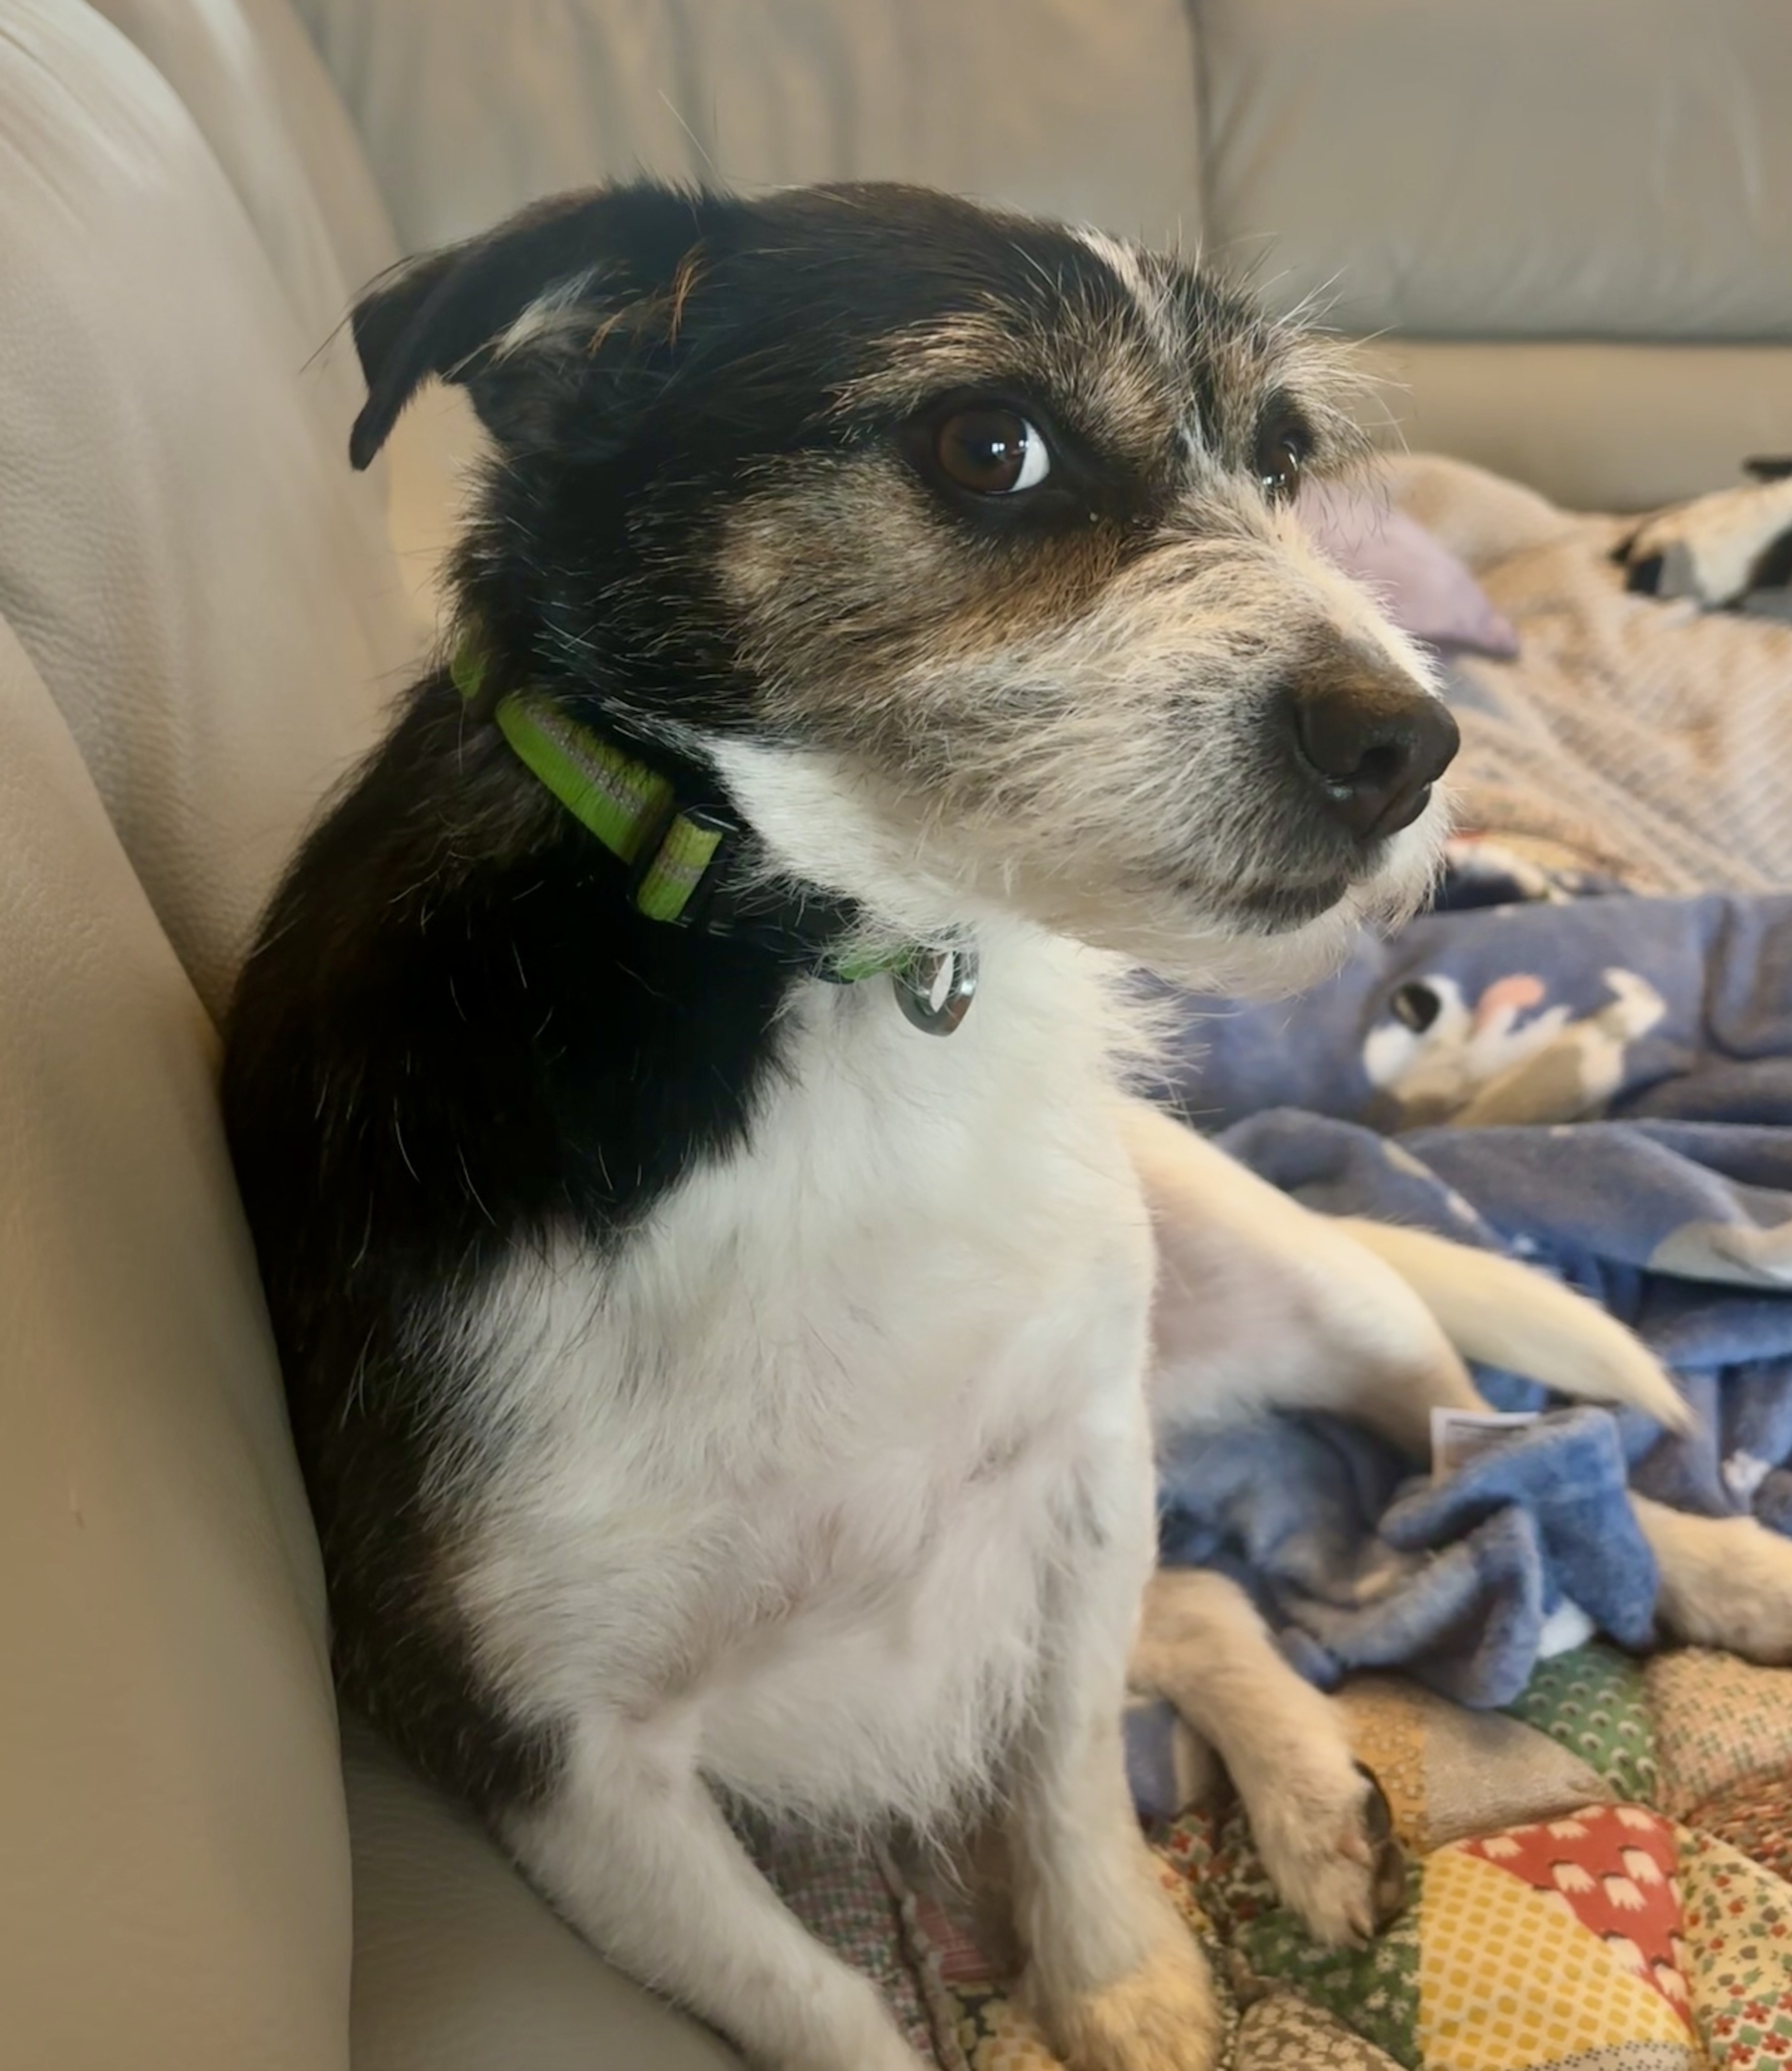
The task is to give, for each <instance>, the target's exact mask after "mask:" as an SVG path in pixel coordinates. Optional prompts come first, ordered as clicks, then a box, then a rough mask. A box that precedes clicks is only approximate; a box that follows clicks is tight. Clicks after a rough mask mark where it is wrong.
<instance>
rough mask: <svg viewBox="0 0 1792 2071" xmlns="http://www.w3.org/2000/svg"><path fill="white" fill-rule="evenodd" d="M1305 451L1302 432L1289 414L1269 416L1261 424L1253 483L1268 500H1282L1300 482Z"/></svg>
mask: <svg viewBox="0 0 1792 2071" xmlns="http://www.w3.org/2000/svg"><path fill="white" fill-rule="evenodd" d="M1306 455H1307V440H1306V434H1305V432H1304V431H1303V430H1302V429H1301V427H1300V426H1299V425H1298V424H1297V423H1295V422H1294V421H1293V420H1292V419H1291V418H1288V417H1273V418H1271V419H1270V421H1269V423H1268V424H1266V425H1265V426H1264V427H1263V430H1262V432H1261V433H1260V435H1259V436H1258V438H1257V447H1256V457H1255V460H1254V462H1253V466H1254V468H1255V470H1256V478H1257V487H1258V488H1259V489H1260V490H1261V491H1262V492H1263V494H1264V495H1265V496H1266V497H1267V498H1268V499H1269V501H1270V502H1271V503H1272V504H1281V503H1286V502H1287V500H1288V499H1289V497H1291V496H1292V495H1293V494H1294V492H1295V490H1296V489H1297V488H1298V487H1299V486H1300V468H1301V463H1302V462H1303V461H1304V460H1305V459H1306Z"/></svg>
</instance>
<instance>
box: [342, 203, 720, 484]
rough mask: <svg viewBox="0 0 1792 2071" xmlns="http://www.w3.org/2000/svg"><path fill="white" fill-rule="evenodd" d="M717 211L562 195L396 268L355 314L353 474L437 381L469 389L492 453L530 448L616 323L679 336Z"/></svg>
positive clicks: (699, 205) (711, 206)
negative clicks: (643, 321)
mask: <svg viewBox="0 0 1792 2071" xmlns="http://www.w3.org/2000/svg"><path fill="white" fill-rule="evenodd" d="M722 206H723V204H721V203H719V202H717V201H715V200H713V199H712V198H711V197H708V196H704V195H697V194H691V193H681V192H679V191H677V190H675V189H672V188H669V187H660V186H638V187H619V188H612V189H607V190H602V191H599V192H596V193H590V194H569V195H560V196H558V197H556V198H555V199H553V200H551V201H544V202H540V203H538V204H537V205H536V206H535V207H533V208H530V209H526V210H525V211H524V212H523V213H522V214H521V215H519V216H514V217H512V218H511V220H510V221H509V222H507V223H502V224H500V225H499V227H498V228H497V229H496V230H492V231H488V232H487V233H486V234H485V235H484V236H482V237H476V238H471V239H469V240H468V241H467V242H466V243H465V244H459V245H450V246H448V247H446V248H445V249H444V250H442V251H438V252H430V253H426V254H425V255H424V256H423V257H421V258H418V259H407V260H404V261H402V262H401V263H400V264H399V265H398V266H396V267H394V268H393V269H392V271H391V272H390V273H388V274H385V275H383V276H382V277H381V278H380V279H379V280H377V281H375V282H374V284H373V285H372V287H371V288H369V289H368V291H367V292H366V294H365V295H364V296H362V298H361V300H360V301H359V302H358V303H357V304H356V305H355V308H354V314H353V318H352V325H353V331H354V346H355V350H356V352H357V353H358V354H359V355H360V363H361V372H362V373H363V374H364V375H365V377H366V382H367V401H366V404H365V407H364V408H363V409H362V410H361V413H360V415H359V416H358V417H357V418H356V419H355V420H354V429H353V431H352V432H351V433H350V435H349V439H348V458H349V460H350V462H351V463H352V464H353V465H354V466H355V467H356V468H364V467H366V466H367V464H368V463H369V462H370V461H371V460H372V458H373V456H374V455H375V454H376V453H377V452H378V451H379V449H380V447H381V446H383V445H384V444H385V442H386V439H387V437H388V436H389V434H390V432H391V429H392V426H393V424H394V423H395V422H396V421H397V418H398V413H399V411H400V410H402V409H403V407H404V405H405V404H406V403H407V402H408V401H409V400H410V398H411V396H412V395H413V394H415V392H416V390H417V389H418V387H419V386H420V385H421V384H422V383H423V382H424V381H425V380H426V379H428V377H429V376H430V375H431V374H435V375H439V376H440V377H441V378H442V379H443V380H447V381H456V382H459V383H461V384H462V385H464V386H465V387H466V389H467V391H468V393H469V394H470V395H471V396H472V398H473V404H474V407H475V408H476V409H477V410H478V412H479V414H480V416H481V418H482V419H483V420H484V421H485V423H486V425H487V426H488V428H489V429H490V430H491V431H492V433H493V435H494V436H495V437H496V438H497V440H498V442H499V444H500V445H502V446H512V447H514V446H518V445H522V444H526V443H527V442H528V440H529V438H530V436H531V433H532V431H533V430H534V429H536V428H538V427H540V426H541V425H542V424H543V422H544V420H545V419H546V418H547V417H548V416H549V415H550V414H551V406H552V400H553V398H554V396H555V395H556V394H557V393H558V394H563V393H564V391H565V387H566V384H567V383H568V381H571V380H574V379H576V378H578V377H579V375H580V374H581V373H582V372H583V371H585V370H587V369H588V366H589V363H590V358H591V355H592V353H593V352H594V351H595V348H596V345H597V344H598V343H599V342H600V340H601V338H602V337H603V336H604V335H605V331H606V328H607V329H612V330H613V329H614V328H615V324H614V321H613V320H614V319H615V318H616V317H617V315H618V314H619V313H621V314H626V313H627V312H628V311H629V310H630V309H631V307H634V306H637V305H641V304H648V303H654V302H656V301H657V303H658V305H659V306H660V307H662V308H664V309H666V310H669V311H670V313H671V324H670V329H671V330H673V331H675V330H676V323H677V316H678V312H679V309H680V307H681V305H682V301H683V296H684V292H685V291H686V290H688V287H689V284H690V280H691V278H692V277H693V276H694V270H695V264H696V258H695V255H696V250H697V247H698V245H699V244H700V242H701V240H702V237H703V235H704V230H705V227H706V221H707V220H708V219H709V218H711V217H712V216H713V215H715V214H716V213H717V212H718V211H719V210H720V208H721V207H722ZM611 388H612V392H614V391H615V384H613V383H612V384H611ZM616 399H617V400H620V399H621V398H620V395H619V394H617V395H616Z"/></svg>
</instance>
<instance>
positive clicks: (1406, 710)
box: [1287, 670, 1461, 846]
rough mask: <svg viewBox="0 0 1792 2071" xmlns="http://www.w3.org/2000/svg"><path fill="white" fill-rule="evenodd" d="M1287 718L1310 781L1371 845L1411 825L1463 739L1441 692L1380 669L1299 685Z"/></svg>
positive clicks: (1295, 750) (1351, 829)
mask: <svg viewBox="0 0 1792 2071" xmlns="http://www.w3.org/2000/svg"><path fill="white" fill-rule="evenodd" d="M1287 724H1288V733H1289V745H1290V747H1291V749H1292V751H1293V757H1294V761H1295V764H1296V766H1297V768H1298V769H1299V770H1300V771H1301V773H1302V775H1303V776H1304V777H1305V779H1306V781H1307V784H1308V786H1309V789H1310V790H1311V792H1312V793H1313V794H1314V795H1315V796H1316V797H1317V798H1318V799H1319V801H1320V802H1321V804H1322V805H1323V806H1324V808H1325V810H1326V811H1327V812H1328V813H1329V814H1330V816H1331V817H1332V818H1333V819H1334V820H1335V821H1336V822H1337V823H1338V824H1339V825H1340V826H1342V827H1343V828H1344V829H1345V831H1346V832H1347V833H1349V834H1351V835H1352V836H1354V837H1355V839H1356V840H1358V841H1359V842H1362V843H1363V844H1364V845H1365V846H1366V845H1367V844H1368V843H1370V842H1372V841H1380V840H1384V839H1385V838H1386V837H1387V836H1388V835H1390V834H1397V833H1399V832H1400V830H1401V828H1402V827H1408V826H1411V825H1412V823H1413V821H1414V820H1416V819H1417V818H1418V817H1419V815H1420V813H1422V812H1423V811H1424V810H1425V808H1426V806H1427V805H1429V804H1430V803H1431V791H1432V786H1433V785H1434V784H1436V783H1437V781H1438V779H1439V778H1440V777H1442V776H1443V774H1444V772H1445V771H1446V770H1447V769H1448V768H1449V767H1450V763H1451V760H1452V758H1453V757H1454V756H1455V754H1456V749H1457V747H1458V746H1459V745H1460V741H1461V737H1460V735H1459V734H1458V732H1457V731H1456V721H1455V720H1454V719H1453V718H1452V717H1451V715H1450V711H1449V708H1448V707H1447V706H1446V705H1445V704H1444V703H1443V702H1442V700H1441V699H1438V698H1435V697H1432V696H1430V695H1429V694H1428V693H1427V692H1425V691H1422V690H1418V689H1415V688H1413V687H1412V686H1411V685H1410V684H1409V683H1408V682H1407V681H1405V680H1404V679H1396V678H1393V677H1390V676H1388V675H1384V674H1382V673H1380V672H1379V671H1377V672H1371V671H1367V670H1366V671H1364V672H1363V673H1362V674H1360V675H1354V674H1353V675H1351V676H1348V677H1346V678H1344V679H1342V680H1339V679H1338V678H1335V677H1334V678H1332V679H1331V680H1329V681H1327V682H1324V683H1321V684H1315V685H1313V686H1311V687H1310V688H1309V687H1304V686H1303V687H1301V688H1299V689H1297V690H1296V691H1295V692H1294V694H1293V696H1292V698H1291V699H1290V700H1289V703H1288V711H1287Z"/></svg>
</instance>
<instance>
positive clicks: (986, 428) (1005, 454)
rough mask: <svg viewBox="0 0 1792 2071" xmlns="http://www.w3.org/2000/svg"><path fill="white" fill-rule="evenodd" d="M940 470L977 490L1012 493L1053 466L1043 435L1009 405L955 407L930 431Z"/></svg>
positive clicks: (1032, 483) (982, 493) (1036, 480)
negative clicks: (1005, 407) (1005, 408)
mask: <svg viewBox="0 0 1792 2071" xmlns="http://www.w3.org/2000/svg"><path fill="white" fill-rule="evenodd" d="M934 458H935V459H936V460H937V461H938V462H939V464H940V472H941V473H942V474H943V475H945V477H946V479H947V480H948V481H949V482H956V483H957V484H958V486H959V487H960V488H961V489H971V490H975V491H976V493H977V494H978V495H979V496H1012V495H1013V494H1014V493H1015V492H1016V491H1017V490H1021V489H1031V488H1033V487H1034V486H1035V485H1036V484H1037V483H1040V482H1042V481H1044V479H1045V477H1046V476H1047V475H1048V474H1050V472H1051V454H1050V452H1049V450H1048V449H1047V447H1046V444H1045V441H1044V440H1043V439H1042V438H1041V437H1040V436H1039V434H1038V432H1037V430H1036V429H1035V428H1034V427H1033V426H1032V425H1030V424H1028V423H1027V421H1026V419H1025V418H1024V417H1022V416H1020V415H1018V414H1017V413H1016V412H1015V411H1013V410H997V409H975V410H957V411H955V412H954V413H953V414H952V415H951V416H950V417H948V418H947V419H946V421H945V423H944V424H942V425H941V426H940V428H939V430H938V431H937V432H936V433H935V435H934Z"/></svg>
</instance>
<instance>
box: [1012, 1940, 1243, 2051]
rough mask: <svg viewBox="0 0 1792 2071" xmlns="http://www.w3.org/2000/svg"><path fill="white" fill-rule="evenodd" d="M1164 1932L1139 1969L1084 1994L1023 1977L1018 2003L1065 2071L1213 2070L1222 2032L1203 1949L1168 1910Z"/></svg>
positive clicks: (1212, 1984) (1036, 1978)
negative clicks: (1057, 2057)
mask: <svg viewBox="0 0 1792 2071" xmlns="http://www.w3.org/2000/svg"><path fill="white" fill-rule="evenodd" d="M1165 1914H1166V1925H1165V1931H1164V1933H1163V1934H1162V1935H1160V1936H1159V1938H1158V1940H1157V1942H1156V1943H1155V1944H1154V1946H1153V1949H1152V1953H1151V1955H1150V1956H1149V1957H1148V1958H1147V1959H1146V1960H1145V1961H1144V1962H1143V1963H1141V1964H1140V1966H1139V1967H1138V1969H1136V1970H1134V1971H1132V1972H1131V1973H1130V1974H1129V1975H1127V1976H1125V1977H1122V1978H1120V1979H1119V1980H1118V1981H1117V1982H1116V1983H1114V1984H1109V1985H1103V1986H1101V1987H1100V1988H1098V1989H1096V1990H1092V1991H1085V1992H1071V1993H1063V1992H1057V1991H1053V1990H1052V1989H1051V1987H1050V1984H1049V1982H1048V1981H1047V1980H1045V1979H1043V1978H1041V1977H1037V1976H1034V1975H1032V1974H1030V1973H1029V1974H1028V1975H1027V1976H1026V1977H1025V1978H1023V1979H1022V1981H1021V1987H1020V1996H1021V2000H1022V2002H1023V2003H1024V2004H1025V2005H1026V2006H1027V2007H1028V2009H1029V2010H1030V2011H1031V2012H1032V2014H1033V2015H1034V2017H1035V2018H1036V2019H1037V2020H1038V2022H1039V2025H1040V2026H1041V2027H1042V2028H1043V2029H1044V2030H1045V2034H1046V2038H1047V2039H1048V2041H1049V2042H1050V2044H1051V2047H1052V2049H1053V2050H1054V2051H1055V2052H1056V2053H1057V2055H1058V2056H1059V2057H1061V2058H1062V2059H1063V2062H1064V2064H1065V2065H1066V2066H1067V2071H1214V2067H1215V2066H1216V2065H1217V2064H1218V2063H1219V2061H1220V2045H1221V2040H1222V2034H1223V2028H1222V2022H1221V2018H1220V2009H1219V2005H1218V2002H1217V2001H1216V1999H1215V1996H1214V1983H1213V1978H1212V1976H1211V1975H1210V1973H1209V1971H1208V1965H1207V1958H1206V1956H1203V1955H1202V1953H1201V1947H1200V1945H1199V1944H1198V1943H1197V1942H1196V1940H1195V1938H1194V1936H1193V1935H1192V1934H1190V1932H1189V1930H1188V1929H1187V1928H1186V1927H1185V1926H1184V1925H1183V1923H1182V1921H1181V1920H1180V1919H1179V1918H1177V1917H1176V1916H1175V1915H1174V1914H1173V1913H1171V1912H1170V1910H1169V1908H1168V1907H1166V1909H1165Z"/></svg>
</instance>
